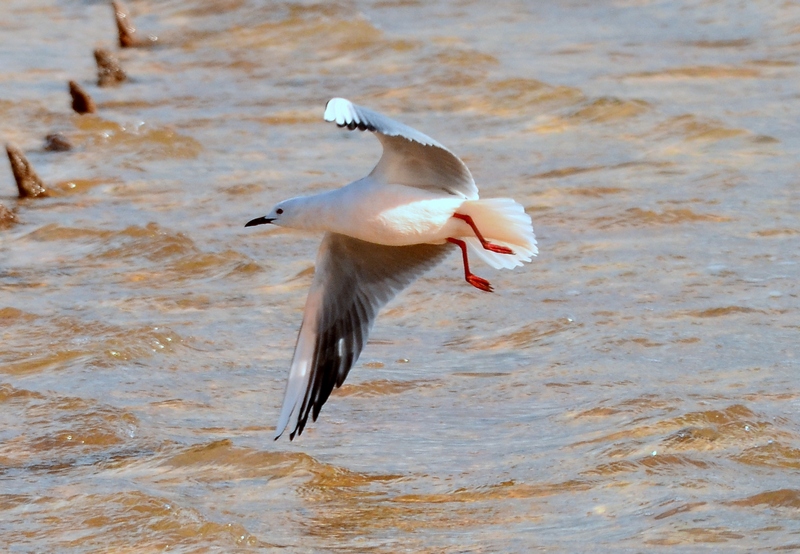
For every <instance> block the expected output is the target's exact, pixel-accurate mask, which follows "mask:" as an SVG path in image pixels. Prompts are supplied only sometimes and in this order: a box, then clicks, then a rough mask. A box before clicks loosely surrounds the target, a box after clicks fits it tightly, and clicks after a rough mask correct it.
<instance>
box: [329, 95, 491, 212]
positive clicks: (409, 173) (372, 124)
mask: <svg viewBox="0 0 800 554" xmlns="http://www.w3.org/2000/svg"><path fill="white" fill-rule="evenodd" d="M325 121H333V122H335V123H336V124H337V125H338V126H339V127H347V128H348V129H350V130H353V129H359V130H361V131H365V130H368V131H372V132H373V133H375V136H377V137H378V140H380V141H381V144H382V145H383V156H381V159H380V161H379V162H378V165H376V166H375V169H373V170H372V174H371V175H373V176H374V177H378V178H381V179H382V180H383V181H384V182H386V183H392V184H399V185H407V186H411V187H417V188H422V189H428V190H432V191H434V192H445V193H447V194H452V195H454V196H459V197H461V198H466V199H469V200H475V199H477V198H478V187H477V186H476V185H475V181H474V179H473V178H472V174H471V173H470V172H469V169H468V168H467V166H466V165H465V164H464V162H462V161H461V160H460V159H459V158H458V156H456V155H455V154H453V153H452V152H450V151H449V150H448V149H447V148H445V147H444V146H442V145H441V144H439V143H438V142H436V141H435V140H433V139H432V138H430V137H429V136H427V135H425V134H423V133H420V132H419V131H417V130H416V129H412V128H411V127H409V126H408V125H404V124H402V123H400V122H398V121H395V120H394V119H391V118H389V117H386V116H385V115H381V114H379V113H378V112H374V111H372V110H370V109H367V108H364V107H362V106H357V105H355V104H353V103H352V102H350V101H349V100H345V99H344V98H333V99H332V100H330V101H329V102H328V105H327V106H326V107H325Z"/></svg>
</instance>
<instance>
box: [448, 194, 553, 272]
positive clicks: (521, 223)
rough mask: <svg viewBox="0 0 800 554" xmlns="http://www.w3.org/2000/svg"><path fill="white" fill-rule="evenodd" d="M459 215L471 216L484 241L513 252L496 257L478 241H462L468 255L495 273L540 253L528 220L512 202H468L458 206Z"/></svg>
mask: <svg viewBox="0 0 800 554" xmlns="http://www.w3.org/2000/svg"><path fill="white" fill-rule="evenodd" d="M458 213H460V214H464V215H468V216H470V217H471V218H472V221H473V222H474V223H475V226H476V227H477V228H478V230H479V231H480V232H481V234H482V235H483V237H484V238H485V239H486V240H487V241H489V242H491V243H493V244H498V245H500V246H507V247H508V248H510V249H511V250H513V251H514V253H513V254H498V253H496V252H491V251H489V250H486V249H485V248H483V246H481V243H480V241H479V240H478V239H477V237H462V238H463V239H464V241H465V242H466V243H467V246H468V247H469V250H470V253H471V254H474V255H476V256H477V257H478V258H480V259H481V260H483V261H484V262H485V263H486V264H488V265H490V266H492V267H494V268H495V269H511V268H513V267H517V266H520V265H522V262H530V261H531V257H532V256H535V255H536V254H538V253H539V250H538V249H537V248H536V235H534V233H533V225H532V223H531V217H530V216H529V215H528V214H526V213H525V209H524V208H523V207H522V206H521V205H520V204H518V203H517V202H515V201H514V200H512V199H511V198H486V199H483V200H468V201H466V202H464V203H463V204H461V206H460V207H459V208H458Z"/></svg>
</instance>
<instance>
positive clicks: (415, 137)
mask: <svg viewBox="0 0 800 554" xmlns="http://www.w3.org/2000/svg"><path fill="white" fill-rule="evenodd" d="M324 117H325V121H331V122H335V123H336V125H338V126H339V127H347V128H348V129H349V130H351V131H352V130H354V129H358V130H360V131H371V132H372V133H374V134H375V136H376V137H377V138H378V140H379V141H380V142H381V144H382V145H383V154H382V155H381V158H380V160H379V161H378V164H377V165H376V166H375V168H374V169H373V170H372V172H371V173H370V174H369V175H367V176H366V177H364V178H362V179H359V180H357V181H354V182H352V183H350V184H349V185H346V186H344V187H342V188H339V189H336V190H331V191H327V192H322V193H319V194H314V195H310V196H298V197H295V198H290V199H288V200H284V201H282V202H280V203H278V204H276V205H275V207H273V208H272V210H271V211H270V212H269V213H268V214H267V215H265V216H263V217H258V218H256V219H253V220H251V221H249V222H247V224H246V225H245V227H252V226H254V225H262V224H267V223H269V224H272V225H279V226H282V227H287V228H291V229H299V230H304V231H312V232H314V231H315V232H322V233H324V236H323V239H322V243H321V244H320V247H319V251H318V253H317V259H316V265H315V271H314V278H313V280H312V283H311V289H310V290H309V292H308V299H307V300H306V305H305V309H304V311H303V322H302V324H301V325H300V333H299V335H298V337H297V345H296V346H295V350H294V357H293V359H292V365H291V369H290V370H289V379H288V382H287V384H286V393H285V395H284V400H283V408H282V409H281V413H280V417H279V419H278V425H277V427H276V429H275V439H276V440H277V439H278V438H279V437H280V436H281V435H282V434H283V433H284V432H285V431H286V430H287V429H288V430H289V440H292V439H294V437H295V435H298V436H299V435H300V434H301V433H302V432H303V429H304V428H305V426H306V423H307V421H308V417H309V415H310V416H311V417H312V420H313V421H316V420H317V416H318V415H319V411H320V409H321V408H322V406H323V404H325V401H326V400H328V396H330V394H331V391H332V390H333V389H334V387H336V388H338V387H340V386H341V385H342V383H344V380H345V378H346V377H347V374H348V372H349V371H350V368H352V367H353V364H354V363H355V362H356V361H357V360H358V357H359V355H360V354H361V350H362V349H363V348H364V345H365V344H366V342H367V337H368V335H369V331H370V329H371V327H372V324H373V323H374V321H375V318H376V317H377V315H378V311H379V310H380V309H381V308H382V307H383V306H384V305H385V304H386V303H387V302H389V301H390V300H391V299H392V298H394V296H395V295H396V294H397V293H398V292H400V291H401V290H403V289H404V288H405V287H406V286H408V285H409V284H411V282H412V281H414V280H415V279H416V278H417V277H419V276H420V275H421V274H422V273H424V272H425V271H427V270H429V269H431V268H432V267H434V266H435V265H437V264H438V263H439V262H441V261H442V260H443V259H444V258H445V257H447V255H448V254H450V253H451V252H452V251H453V250H454V247H458V248H459V249H460V250H461V255H462V260H463V264H464V277H465V279H466V281H467V282H468V283H469V284H470V285H472V286H474V287H475V288H477V289H479V290H482V291H486V292H492V290H493V289H492V286H491V284H490V283H489V281H487V280H486V279H483V278H481V277H478V276H477V275H475V274H473V273H472V272H471V271H470V266H469V257H468V252H469V254H473V255H475V256H477V257H478V258H480V259H481V260H482V261H484V262H485V263H487V264H488V265H490V266H492V267H494V268H496V269H502V268H505V269H511V268H513V267H517V266H521V265H522V262H530V261H531V256H535V255H536V254H537V253H538V251H537V248H536V237H535V235H534V233H533V226H532V224H531V218H530V216H529V215H528V214H526V213H525V210H524V208H523V207H522V206H521V205H520V204H518V203H517V202H515V201H514V200H512V199H510V198H489V199H479V198H478V187H477V186H476V185H475V181H474V180H473V178H472V174H471V173H470V171H469V169H467V166H466V165H465V164H464V162H462V161H461V160H460V159H459V158H458V157H457V156H456V155H455V154H453V153H452V152H450V150H448V149H447V148H445V147H444V146H442V145H441V144H439V143H438V142H436V141H435V140H433V139H432V138H430V137H429V136H427V135H424V134H422V133H421V132H419V131H417V130H415V129H412V128H411V127H409V126H407V125H404V124H402V123H400V122H398V121H395V120H393V119H390V118H389V117H387V116H385V115H381V114H379V113H377V112H374V111H372V110H370V109H367V108H364V107H361V106H357V105H355V104H353V103H352V102H350V101H349V100H345V99H344V98H333V99H332V100H330V101H329V102H328V104H327V106H326V107H325V115H324Z"/></svg>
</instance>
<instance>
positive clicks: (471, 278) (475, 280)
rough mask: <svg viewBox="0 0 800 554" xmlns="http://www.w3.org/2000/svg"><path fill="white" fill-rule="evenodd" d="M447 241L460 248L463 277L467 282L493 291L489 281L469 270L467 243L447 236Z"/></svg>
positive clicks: (484, 289)
mask: <svg viewBox="0 0 800 554" xmlns="http://www.w3.org/2000/svg"><path fill="white" fill-rule="evenodd" d="M447 242H452V243H453V244H455V245H456V246H458V247H459V248H460V249H461V256H462V258H463V259H464V278H465V279H466V280H467V283H469V284H470V285H472V286H473V287H475V288H476V289H481V290H483V291H486V292H493V291H494V289H492V285H491V284H490V283H489V281H487V280H486V279H483V278H481V277H478V276H477V275H473V274H472V272H471V271H470V270H469V259H467V243H466V242H464V241H463V240H458V239H453V238H448V239H447Z"/></svg>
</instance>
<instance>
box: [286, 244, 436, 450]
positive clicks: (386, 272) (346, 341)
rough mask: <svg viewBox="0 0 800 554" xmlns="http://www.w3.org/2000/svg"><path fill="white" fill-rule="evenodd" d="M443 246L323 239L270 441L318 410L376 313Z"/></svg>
mask: <svg viewBox="0 0 800 554" xmlns="http://www.w3.org/2000/svg"><path fill="white" fill-rule="evenodd" d="M449 252H450V245H449V244H442V245H433V244H418V245H413V246H384V245H381V244H374V243H371V242H364V241H362V240H358V239H354V238H351V237H346V236H344V235H339V234H336V233H326V234H325V237H324V238H323V240H322V244H321V245H320V247H319V253H318V254H317V262H316V269H315V272H314V280H313V282H312V283H311V290H310V291H309V292H308V299H307V300H306V307H305V311H304V313H303V324H302V325H301V327H300V334H299V335H298V337H297V345H296V346H295V351H294V359H293V360H292V367H291V370H290V372H289V381H288V383H287V384H286V394H285V396H284V399H283V408H282V409H281V415H280V419H279V420H278V426H277V428H276V429H275V438H276V439H277V438H278V437H280V436H281V435H282V434H283V432H284V431H285V430H286V429H287V428H288V429H289V439H290V440H291V439H293V438H294V436H295V434H298V435H299V434H301V433H302V432H303V428H304V427H305V425H306V422H307V420H308V416H309V414H311V416H312V418H313V420H314V421H316V420H317V415H319V410H320V408H322V405H323V404H325V401H326V400H327V399H328V396H329V395H330V394H331V391H332V390H333V388H334V387H340V386H341V385H342V383H344V380H345V378H346V377H347V373H348V372H349V371H350V368H351V367H353V364H354V363H355V362H356V360H357V359H358V356H359V354H361V350H362V349H363V348H364V345H365V344H366V342H367V336H368V335H369V331H370V328H371V327H372V323H373V322H374V321H375V317H376V316H377V315H378V311H379V310H380V309H381V307H383V306H384V305H385V304H386V303H387V302H389V300H391V299H392V298H394V296H395V295H396V294H397V293H398V292H399V291H401V290H402V289H404V288H405V287H406V286H407V285H409V284H410V283H411V282H412V281H413V280H414V279H416V278H417V277H419V276H420V275H421V274H422V273H424V272H425V271H426V270H428V269H430V268H431V267H433V266H435V265H436V264H438V263H439V262H440V261H442V260H443V259H444V258H445V256H446V255H447V254H448V253H449Z"/></svg>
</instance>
